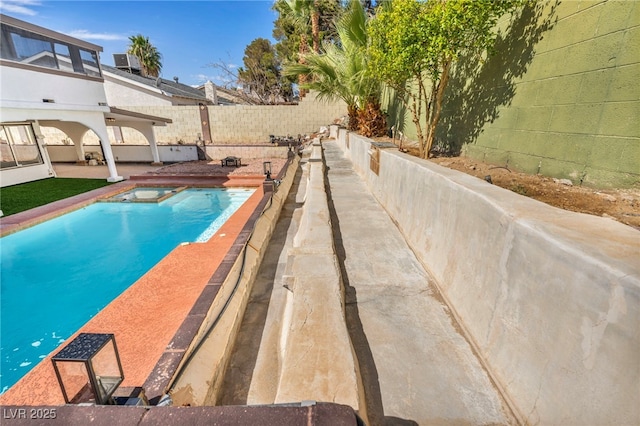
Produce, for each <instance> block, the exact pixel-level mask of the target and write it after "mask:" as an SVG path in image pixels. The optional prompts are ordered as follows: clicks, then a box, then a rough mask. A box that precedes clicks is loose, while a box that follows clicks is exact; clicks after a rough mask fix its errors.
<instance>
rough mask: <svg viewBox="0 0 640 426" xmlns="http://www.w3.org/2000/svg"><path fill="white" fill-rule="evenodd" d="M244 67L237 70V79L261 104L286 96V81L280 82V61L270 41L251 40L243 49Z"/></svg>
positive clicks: (274, 101)
mask: <svg viewBox="0 0 640 426" xmlns="http://www.w3.org/2000/svg"><path fill="white" fill-rule="evenodd" d="M243 63H244V67H242V68H240V69H239V70H238V80H239V82H240V83H242V85H243V87H244V88H245V89H250V93H251V94H252V95H254V96H256V97H257V98H258V100H259V101H260V103H261V104H273V103H277V102H278V101H279V100H281V99H283V98H284V97H286V88H284V87H285V86H286V83H285V84H284V85H283V84H282V82H281V72H280V61H279V60H278V58H277V56H276V51H275V49H274V48H273V46H272V45H271V42H270V41H269V40H267V39H264V38H257V39H255V40H253V41H252V42H251V43H250V44H249V45H248V46H247V47H246V48H245V50H244V58H243Z"/></svg>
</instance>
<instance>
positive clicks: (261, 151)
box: [206, 145, 289, 160]
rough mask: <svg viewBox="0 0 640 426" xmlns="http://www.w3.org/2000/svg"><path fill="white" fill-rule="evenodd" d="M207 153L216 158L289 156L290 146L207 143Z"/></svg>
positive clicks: (243, 158) (250, 158)
mask: <svg viewBox="0 0 640 426" xmlns="http://www.w3.org/2000/svg"><path fill="white" fill-rule="evenodd" d="M206 150H207V155H208V156H209V157H210V158H212V159H214V160H221V159H223V158H225V157H229V156H233V157H240V158H241V159H242V160H252V159H256V158H288V154H289V148H288V147H286V146H274V145H268V146H263V145H207V147H206Z"/></svg>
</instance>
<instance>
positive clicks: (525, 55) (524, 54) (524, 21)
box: [434, 0, 560, 155]
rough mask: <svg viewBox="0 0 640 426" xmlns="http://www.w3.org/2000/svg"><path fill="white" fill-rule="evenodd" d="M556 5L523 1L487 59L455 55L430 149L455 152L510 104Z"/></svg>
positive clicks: (553, 20)
mask: <svg viewBox="0 0 640 426" xmlns="http://www.w3.org/2000/svg"><path fill="white" fill-rule="evenodd" d="M559 4H560V1H559V0H556V1H555V3H553V4H552V5H551V6H549V8H548V9H546V7H545V4H544V2H529V3H527V4H526V5H525V6H524V8H523V9H522V10H521V11H520V14H519V15H517V16H515V17H514V18H513V21H512V22H511V25H510V26H509V27H508V29H507V30H506V32H505V33H504V34H501V35H499V36H498V38H497V39H496V42H495V46H494V49H493V54H490V55H489V57H488V58H486V60H485V59H483V58H482V57H480V56H479V55H478V54H477V53H469V54H467V55H466V56H461V57H460V59H459V60H458V62H457V63H456V66H455V67H456V68H455V70H454V71H453V72H452V74H451V79H450V80H449V84H448V86H447V89H446V92H445V95H444V104H443V108H442V116H441V118H440V122H439V123H438V128H437V130H436V141H435V146H434V150H435V151H437V152H438V153H439V154H440V155H459V154H460V151H461V149H462V147H463V146H464V145H465V144H471V143H474V142H475V141H476V140H477V138H478V136H479V135H480V134H481V133H482V130H483V127H484V125H485V124H486V123H492V122H493V121H494V120H496V119H497V118H498V116H499V114H500V112H499V108H500V107H501V106H508V105H510V104H511V101H512V99H513V97H514V96H515V93H516V80H517V79H518V78H520V77H522V76H523V75H524V74H525V73H526V72H527V69H528V67H529V65H530V64H531V62H532V60H533V58H534V56H535V53H536V52H535V46H536V44H537V43H538V42H539V41H540V40H542V38H543V35H544V34H545V33H546V32H547V31H549V30H551V29H552V28H553V26H554V25H555V23H556V22H557V19H558V18H557V16H556V9H557V7H558V5H559ZM545 9H546V10H545ZM543 14H546V16H544V18H543Z"/></svg>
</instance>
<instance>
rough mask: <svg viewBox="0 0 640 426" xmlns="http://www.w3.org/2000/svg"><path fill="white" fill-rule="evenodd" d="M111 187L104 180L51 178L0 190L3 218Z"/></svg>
mask: <svg viewBox="0 0 640 426" xmlns="http://www.w3.org/2000/svg"><path fill="white" fill-rule="evenodd" d="M107 185H111V183H110V182H107V181H106V180H105V179H75V178H51V179H43V180H38V181H35V182H29V183H23V184H21V185H14V186H8V187H6V188H2V189H0V210H2V212H3V213H4V215H5V216H9V215H11V214H15V213H20V212H22V211H25V210H29V209H32V208H34V207H38V206H43V205H45V204H49V203H51V202H53V201H57V200H62V199H63V198H69V197H72V196H74V195H78V194H82V193H83V192H87V191H91V190H93V189H97V188H102V187H103V186H107Z"/></svg>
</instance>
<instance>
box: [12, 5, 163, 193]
mask: <svg viewBox="0 0 640 426" xmlns="http://www.w3.org/2000/svg"><path fill="white" fill-rule="evenodd" d="M0 31H1V32H2V36H1V39H0V186H2V187H5V186H9V185H15V184H18V183H23V182H30V181H33V180H38V179H44V178H47V177H52V176H55V172H54V170H53V167H52V165H51V160H50V158H49V155H48V153H47V150H46V145H45V139H44V136H43V135H42V131H41V129H40V128H41V126H42V127H54V128H57V129H59V130H61V131H63V132H64V133H65V134H66V135H67V136H68V138H69V140H70V141H71V142H72V143H73V145H74V147H75V152H76V156H77V160H78V161H84V160H85V155H84V148H83V144H82V139H83V137H84V135H85V134H86V133H87V132H89V131H92V132H93V133H95V135H96V136H97V138H98V139H99V141H100V148H101V151H102V157H103V158H104V161H105V162H106V164H107V166H108V169H109V178H108V180H109V181H110V182H117V181H120V180H122V177H121V176H119V175H118V172H117V169H116V164H115V161H114V157H113V153H112V149H111V144H110V142H109V135H108V133H107V126H108V125H109V126H130V127H134V128H136V129H137V130H139V131H140V132H141V133H143V134H144V135H145V137H146V138H147V140H148V141H149V146H150V149H151V153H152V158H153V161H154V162H158V163H159V162H160V157H159V155H158V150H157V146H156V144H155V137H154V133H153V126H162V125H165V124H166V123H168V122H171V120H169V119H166V118H162V117H154V116H149V115H145V114H140V113H135V112H131V111H127V110H125V109H121V108H112V107H110V106H109V104H108V101H107V96H106V94H105V88H104V75H103V71H102V67H101V64H100V59H99V52H101V51H102V47H100V46H97V45H94V44H91V43H87V42H85V41H82V40H79V39H76V38H73V37H69V36H67V35H65V34H61V33H57V32H54V31H51V30H49V29H46V28H43V27H39V26H36V25H33V24H30V23H27V22H24V21H21V20H18V19H15V18H12V17H9V16H6V15H2V14H0Z"/></svg>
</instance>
